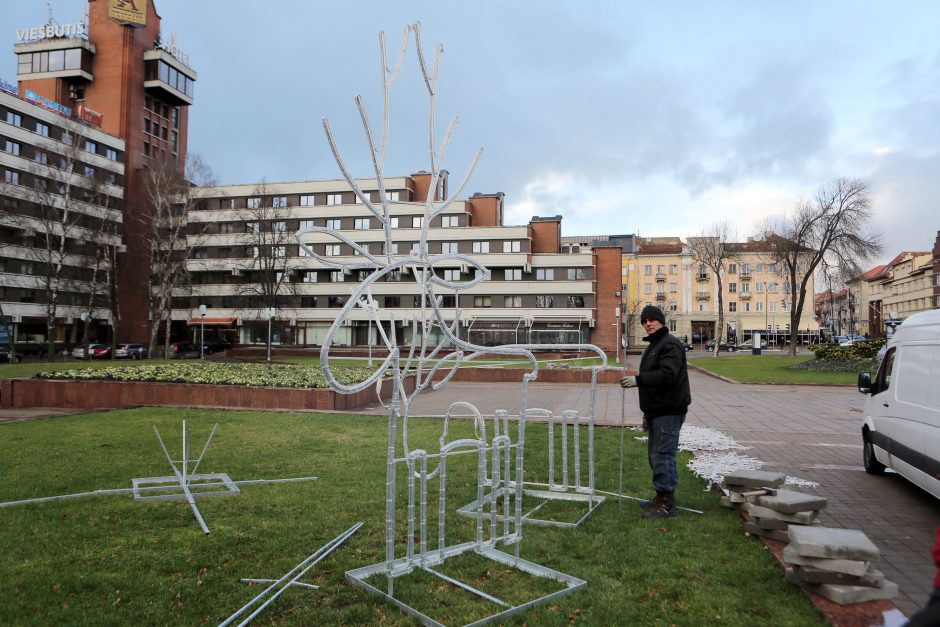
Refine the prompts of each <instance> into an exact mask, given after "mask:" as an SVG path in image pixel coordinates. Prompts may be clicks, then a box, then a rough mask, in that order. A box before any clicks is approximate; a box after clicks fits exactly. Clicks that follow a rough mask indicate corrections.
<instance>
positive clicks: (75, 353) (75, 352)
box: [72, 344, 110, 359]
mask: <svg viewBox="0 0 940 627" xmlns="http://www.w3.org/2000/svg"><path fill="white" fill-rule="evenodd" d="M103 346H104V344H89V345H88V354H89V355H91V356H92V357H94V356H95V349H96V348H101V347H103ZM108 348H109V349H110V347H108ZM72 357H75V358H77V359H85V346H84V345H83V344H79V345H78V346H76V347H75V348H73V349H72Z"/></svg>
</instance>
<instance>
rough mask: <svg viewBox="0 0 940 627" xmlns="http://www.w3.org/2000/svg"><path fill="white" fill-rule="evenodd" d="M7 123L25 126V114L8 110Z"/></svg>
mask: <svg viewBox="0 0 940 627" xmlns="http://www.w3.org/2000/svg"><path fill="white" fill-rule="evenodd" d="M7 124H12V125H13V126H23V116H22V115H20V114H19V113H13V112H12V111H7ZM63 141H64V140H63Z"/></svg>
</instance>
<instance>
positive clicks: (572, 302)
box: [568, 296, 584, 309]
mask: <svg viewBox="0 0 940 627" xmlns="http://www.w3.org/2000/svg"><path fill="white" fill-rule="evenodd" d="M568 307H569V308H578V309H580V308H583V307H584V296H569V297H568Z"/></svg>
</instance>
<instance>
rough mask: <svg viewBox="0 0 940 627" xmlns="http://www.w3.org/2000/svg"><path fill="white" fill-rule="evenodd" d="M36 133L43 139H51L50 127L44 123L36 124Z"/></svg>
mask: <svg viewBox="0 0 940 627" xmlns="http://www.w3.org/2000/svg"><path fill="white" fill-rule="evenodd" d="M36 133H37V134H39V135H42V136H43V137H49V125H48V124H43V123H42V122H36Z"/></svg>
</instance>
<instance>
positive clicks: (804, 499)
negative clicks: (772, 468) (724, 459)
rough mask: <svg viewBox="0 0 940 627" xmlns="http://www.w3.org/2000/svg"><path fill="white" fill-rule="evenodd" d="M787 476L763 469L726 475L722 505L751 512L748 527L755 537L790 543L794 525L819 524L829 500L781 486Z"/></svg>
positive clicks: (748, 530)
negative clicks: (819, 516) (726, 493)
mask: <svg viewBox="0 0 940 627" xmlns="http://www.w3.org/2000/svg"><path fill="white" fill-rule="evenodd" d="M785 481H786V475H784V474H782V473H779V472H766V471H763V470H740V471H737V472H734V473H730V474H728V475H725V478H724V481H722V487H723V488H725V489H726V490H727V491H728V495H727V496H723V497H721V504H722V505H725V506H726V507H731V508H733V509H736V510H738V511H744V512H747V513H748V514H749V515H750V520H749V521H746V522H745V523H744V530H745V531H747V532H748V533H750V534H752V535H755V536H762V537H765V538H770V539H771V540H779V541H780V542H789V541H790V537H789V535H788V534H787V530H788V529H789V528H790V527H791V526H793V525H813V526H815V525H819V524H820V523H819V521H818V520H817V519H816V518H817V516H818V515H819V511H820V510H822V509H824V508H825V507H826V503H827V501H826V499H825V498H823V497H820V496H815V495H812V494H805V493H803V492H797V491H796V490H787V489H784V488H781V487H780V486H782V485H783V484H784V482H785Z"/></svg>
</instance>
